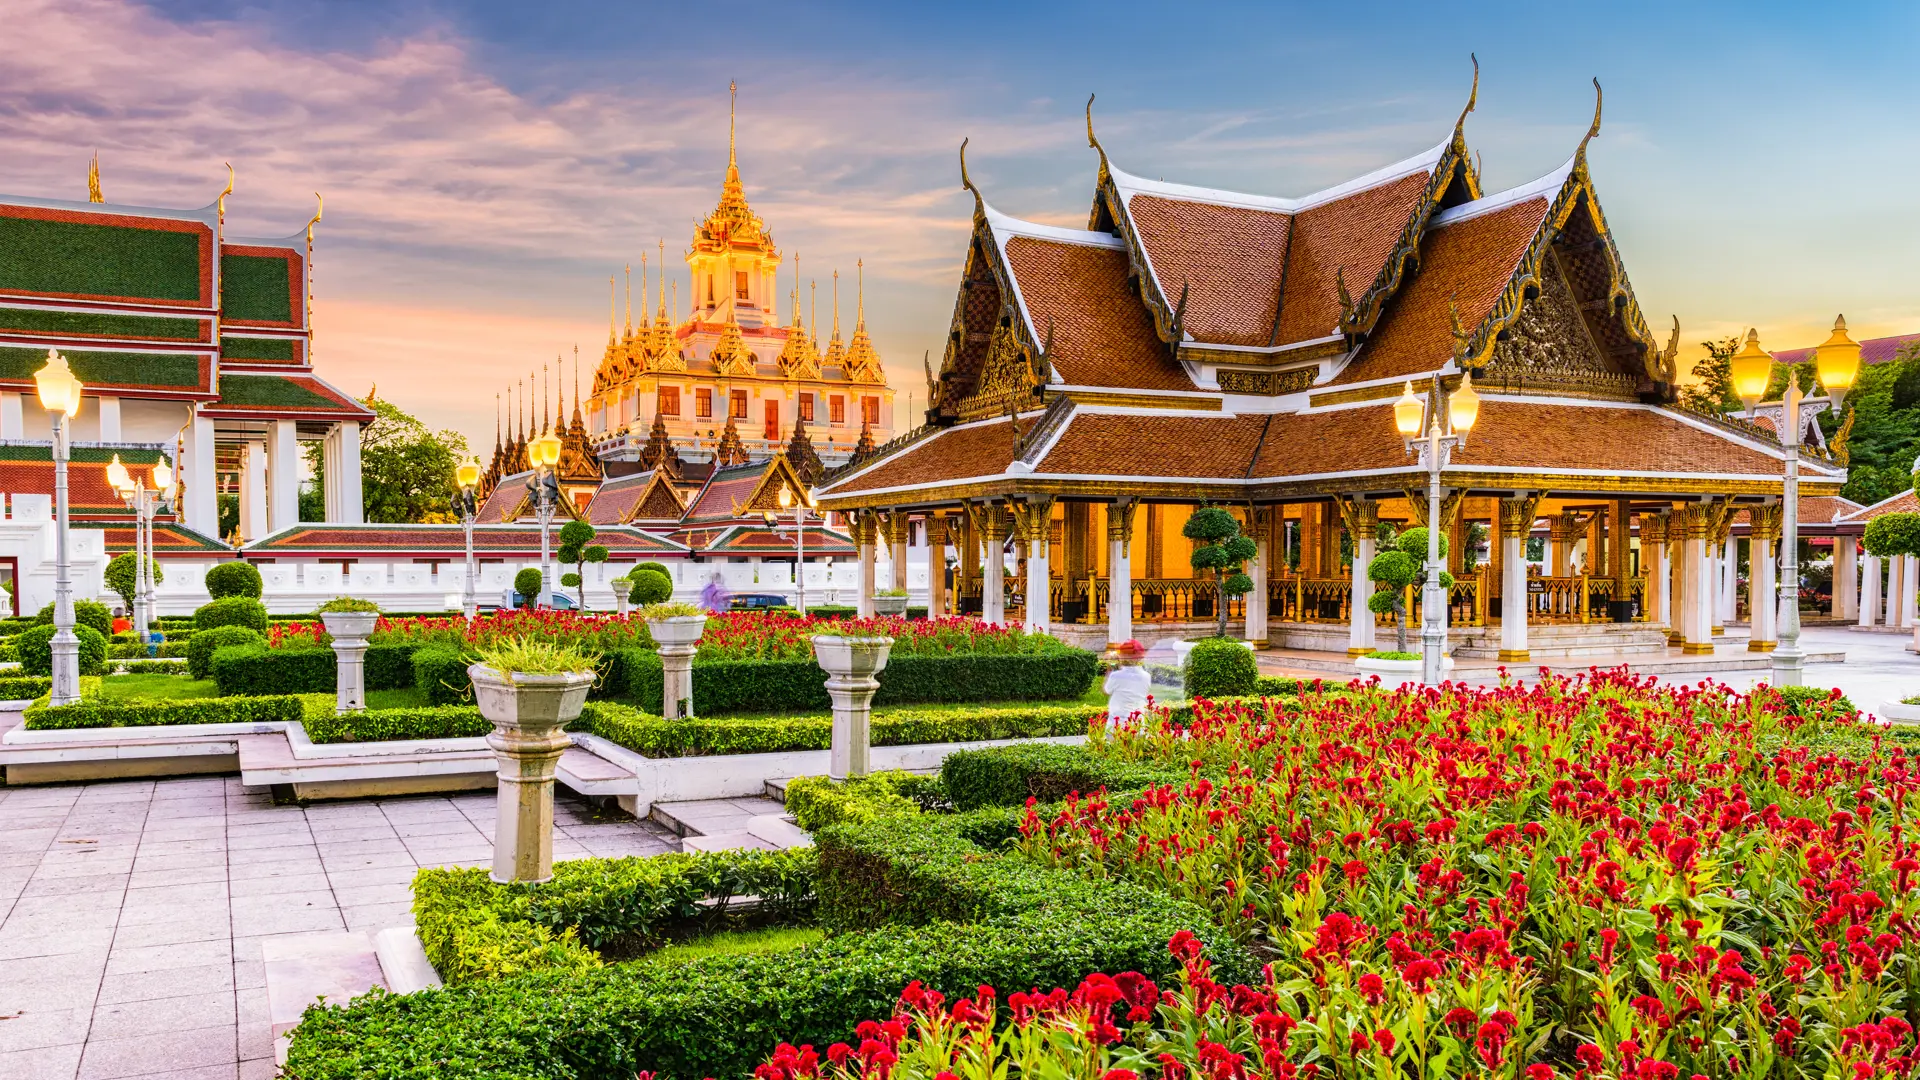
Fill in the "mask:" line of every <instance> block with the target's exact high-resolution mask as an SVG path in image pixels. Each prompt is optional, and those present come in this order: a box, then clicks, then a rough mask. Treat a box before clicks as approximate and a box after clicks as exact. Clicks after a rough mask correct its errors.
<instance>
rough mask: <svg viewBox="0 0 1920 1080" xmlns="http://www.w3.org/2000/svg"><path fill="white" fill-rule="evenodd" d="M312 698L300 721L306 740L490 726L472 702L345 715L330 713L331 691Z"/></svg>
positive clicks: (382, 738) (434, 734)
mask: <svg viewBox="0 0 1920 1080" xmlns="http://www.w3.org/2000/svg"><path fill="white" fill-rule="evenodd" d="M302 698H303V699H305V700H308V701H311V702H313V703H314V704H312V705H310V706H309V707H308V709H307V713H306V717H305V719H303V720H302V721H301V723H302V724H303V726H305V728H306V729H307V740H308V741H309V742H315V743H353V742H387V741H390V740H399V739H403V740H406V741H409V742H412V741H414V740H417V739H477V738H479V737H480V736H482V735H485V734H487V733H488V732H490V731H492V730H493V725H492V724H489V723H487V722H486V721H485V720H483V719H481V718H480V710H479V709H478V708H476V707H474V706H472V705H423V706H419V707H417V708H407V709H373V710H369V711H367V712H362V713H350V714H348V715H346V716H336V715H335V714H334V711H333V710H334V695H332V694H311V695H302Z"/></svg>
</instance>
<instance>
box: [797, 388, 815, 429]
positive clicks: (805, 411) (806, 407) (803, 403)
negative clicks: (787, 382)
mask: <svg viewBox="0 0 1920 1080" xmlns="http://www.w3.org/2000/svg"><path fill="white" fill-rule="evenodd" d="M800 419H802V420H805V421H806V422H807V423H809V424H811V423H813V395H812V394H801V395H800Z"/></svg>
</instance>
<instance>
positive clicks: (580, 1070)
mask: <svg viewBox="0 0 1920 1080" xmlns="http://www.w3.org/2000/svg"><path fill="white" fill-rule="evenodd" d="M1015 826H1017V820H1016V819H1015V816H1014V815H1013V814H1011V813H1009V812H1005V811H994V812H989V815H988V820H979V819H978V818H977V817H976V816H975V815H946V816H915V817H907V818H884V819H881V820H878V821H874V822H871V823H869V824H865V825H858V826H838V827H835V828H832V829H828V830H825V831H823V832H822V833H821V834H820V835H819V836H818V837H817V840H818V842H819V846H818V848H817V850H818V860H819V871H818V873H819V876H818V881H817V889H818V893H819V897H820V901H819V910H820V915H821V918H822V921H823V922H825V923H826V924H827V925H829V926H831V927H835V928H838V929H842V930H844V931H846V932H843V933H838V934H835V935H833V936H831V937H829V938H827V939H826V940H824V941H821V942H819V943H817V944H813V945H808V946H805V947H802V948H798V949H792V950H787V951H784V952H778V953H762V954H734V955H726V956H712V957H704V958H701V959H698V960H693V961H689V962H685V963H674V964H650V963H648V962H646V961H644V960H642V961H640V962H637V963H631V964H620V965H615V966H611V967H593V966H591V965H590V964H578V965H575V966H563V967H560V968H559V970H542V971H535V972H531V973H528V974H524V975H518V976H514V977H508V978H498V979H484V980H481V981H477V982H468V983H463V984H460V985H454V986H449V987H448V988H446V989H441V990H426V991H422V992H420V993H416V994H407V995H404V996H402V995H387V994H374V995H370V996H367V997H363V998H360V999H359V1000H357V1001H355V1002H354V1003H352V1004H351V1005H350V1006H347V1007H345V1008H340V1007H338V1006H315V1007H313V1008H309V1009H308V1010H307V1012H306V1014H305V1016H304V1017H303V1018H302V1020H301V1022H300V1026H299V1027H298V1028H296V1029H295V1033H294V1037H293V1044H292V1047H291V1049H290V1051H289V1054H288V1059H287V1066H286V1071H287V1074H288V1075H289V1076H297V1077H300V1078H301V1080H347V1078H349V1077H354V1078H358V1077H369V1076H382V1077H402V1076H406V1077H414V1076H417V1077H429V1076H431V1077H435V1078H449V1080H450V1078H473V1080H478V1078H481V1077H487V1078H506V1077H524V1078H532V1077H541V1078H547V1080H588V1078H595V1080H597V1078H604V1077H622V1076H632V1075H633V1074H634V1073H636V1072H638V1071H641V1070H646V1071H650V1072H654V1073H656V1074H657V1075H659V1076H660V1077H662V1078H664V1080H698V1078H700V1077H707V1076H745V1075H748V1074H749V1073H750V1072H751V1071H752V1070H753V1068H754V1066H755V1065H757V1064H759V1063H760V1062H761V1061H764V1060H765V1058H766V1055H767V1053H768V1050H769V1048H771V1047H772V1046H773V1045H774V1044H775V1043H776V1042H779V1041H782V1040H786V1041H790V1042H793V1043H796V1044H798V1043H812V1044H813V1045H816V1046H825V1045H827V1044H829V1043H832V1042H836V1041H843V1040H846V1039H849V1038H850V1037H852V1035H853V1029H854V1026H855V1025H856V1024H857V1023H858V1022H859V1021H861V1020H866V1019H871V1018H873V1017H876V1016H886V1015H889V1014H890V1013H891V1011H892V1009H893V1005H894V1002H895V1001H896V1000H898V997H899V994H900V988H901V987H903V986H905V985H906V984H907V983H909V982H911V981H913V980H915V979H918V980H921V981H922V982H923V983H925V984H926V985H927V986H928V987H929V988H930V989H934V990H938V991H941V992H943V993H945V994H947V995H948V996H949V997H954V996H960V995H965V994H970V993H972V992H973V989H974V988H975V987H977V986H979V985H981V984H983V983H984V984H987V985H991V986H1000V987H1013V986H1022V987H1025V986H1072V985H1075V984H1076V983H1077V982H1078V981H1079V980H1080V979H1082V978H1083V977H1085V976H1086V974H1087V973H1088V972H1092V971H1138V972H1140V973H1142V974H1144V975H1146V976H1147V977H1149V978H1152V979H1156V980H1162V981H1167V980H1171V979H1173V978H1175V977H1177V976H1176V970H1177V965H1176V961H1175V959H1174V957H1173V956H1172V955H1171V954H1170V953H1169V952H1168V951H1167V941H1168V939H1169V938H1171V937H1172V936H1173V935H1174V934H1176V933H1178V932H1179V931H1181V930H1191V931H1193V932H1194V933H1196V934H1197V935H1199V936H1200V938H1201V939H1202V940H1203V941H1204V942H1206V949H1207V952H1208V954H1209V955H1210V957H1211V959H1212V960H1213V963H1214V965H1215V974H1216V977H1217V978H1219V979H1220V981H1222V982H1224V983H1227V984H1229V985H1231V984H1233V983H1235V982H1247V983H1257V982H1258V975H1257V972H1256V969H1255V965H1254V962H1253V960H1252V958H1251V957H1249V956H1248V955H1247V954H1246V953H1245V952H1244V951H1243V950H1241V949H1239V948H1238V947H1237V946H1235V945H1233V944H1232V943H1231V941H1230V940H1229V939H1228V936H1227V935H1226V933H1225V932H1224V931H1222V930H1221V929H1220V928H1218V927H1217V926H1215V925H1214V924H1213V923H1212V922H1211V921H1210V920H1209V919H1208V918H1207V915H1206V913H1205V912H1204V911H1202V910H1201V909H1199V908H1197V907H1194V906H1192V905H1189V904H1185V903H1182V902H1180V901H1176V900H1173V899H1171V898H1169V897H1167V896H1165V895H1164V894H1162V893H1158V892H1155V891H1153V890H1150V889H1147V888H1144V887H1142V886H1138V885H1133V884H1130V883H1122V882H1110V881H1092V880H1089V879H1086V878H1082V877H1080V876H1078V875H1076V874H1073V873H1072V872H1070V871H1065V870H1052V869H1047V868H1044V867H1040V866H1036V865H1034V864H1032V863H1028V862H1026V861H1025V860H1023V859H1021V858H1019V857H1017V856H1013V855H1002V854H996V853H995V852H994V851H992V850H989V849H987V848H983V847H981V846H979V844H977V843H976V842H975V840H974V838H975V837H989V836H991V837H1001V836H1004V835H1006V833H1007V830H1008V829H1009V828H1011V827H1015ZM644 861H658V860H657V859H656V860H644ZM584 865H585V863H562V864H559V865H558V866H556V867H555V868H554V870H555V879H556V882H557V881H558V880H559V877H560V874H561V872H562V868H563V867H582V866H584ZM427 873H434V872H432V871H423V874H427ZM452 873H457V874H461V875H464V877H462V878H460V879H455V880H457V881H460V882H469V883H471V885H470V886H469V887H470V888H475V889H477V888H478V887H479V884H478V883H479V882H480V881H483V880H484V873H485V871H483V870H466V871H454V872H452ZM548 887H549V886H545V885H538V886H530V887H529V886H517V887H515V886H491V888H492V889H497V890H504V891H507V892H508V893H509V894H511V893H512V892H514V891H516V890H517V891H519V892H520V893H521V894H522V895H528V894H531V895H535V896H537V895H538V891H539V890H542V889H547V888H548ZM415 889H416V896H419V895H420V885H419V884H418V883H416V885H415ZM431 891H432V890H431V888H429V892H431ZM605 892H606V893H607V894H608V895H606V896H605V897H604V898H599V899H598V903H595V902H594V901H595V899H596V898H595V897H593V896H583V897H582V898H581V899H582V900H583V901H586V903H585V905H584V907H583V908H576V909H575V910H598V909H600V908H601V907H604V906H605V905H607V904H609V903H611V904H613V905H615V906H617V905H618V904H620V903H623V902H628V898H629V897H633V896H634V892H635V891H634V890H626V889H613V890H606V891H605ZM475 908H485V909H487V910H488V911H489V913H491V910H492V909H491V906H490V905H487V904H485V903H483V902H482V901H481V900H479V899H477V898H476V896H475V895H474V894H473V893H469V892H462V894H461V895H459V896H458V897H457V898H448V899H446V900H442V901H439V902H436V903H433V904H431V905H428V904H426V903H425V902H424V901H416V906H415V921H416V922H417V923H418V924H419V926H420V936H421V940H422V942H423V943H425V944H426V946H427V951H428V956H429V957H430V958H432V959H434V960H435V962H436V965H437V966H440V969H441V972H442V974H443V976H444V975H445V974H446V973H447V971H448V970H449V969H450V968H452V969H456V970H460V969H462V968H461V965H465V964H469V963H472V962H473V961H474V959H476V958H478V959H481V960H488V961H491V958H492V957H493V956H494V955H496V954H500V955H505V954H506V953H507V949H508V947H509V946H526V945H532V946H535V949H534V950H531V951H530V950H528V949H526V948H515V949H514V950H513V951H512V953H511V955H512V956H513V957H515V958H521V957H532V958H533V959H534V961H535V962H537V961H538V960H541V959H545V958H546V957H545V956H542V955H541V954H540V953H539V952H538V951H537V950H538V948H539V947H542V946H544V947H545V948H546V949H547V950H548V953H549V954H555V953H557V954H559V955H558V957H557V959H561V960H569V959H575V958H577V957H578V955H579V954H578V952H576V951H574V950H572V949H562V948H559V947H558V946H557V945H556V944H555V941H556V940H557V939H556V936H555V935H553V934H552V929H551V928H552V927H555V926H558V927H560V928H561V935H564V934H565V932H566V929H567V928H568V927H574V928H575V929H576V936H579V937H583V938H584V936H585V934H584V932H582V930H581V929H580V927H581V926H582V924H581V923H569V922H567V921H566V920H565V918H564V917H559V916H558V914H557V913H555V915H554V917H553V918H552V921H550V922H545V923H542V924H541V928H544V929H547V930H548V937H547V939H546V940H545V941H538V940H534V939H537V937H538V934H537V930H536V929H535V927H534V924H533V923H532V921H528V922H516V923H509V924H504V925H503V926H502V927H501V929H500V931H496V932H492V933H483V932H481V930H480V929H479V928H477V927H475V925H474V923H473V922H472V921H470V920H466V919H463V922H462V926H461V929H464V930H465V931H466V933H468V935H469V936H468V937H467V938H466V940H465V941H464V942H462V941H456V940H454V938H453V934H454V932H455V928H454V927H452V926H443V925H441V924H440V923H439V921H438V920H439V918H440V916H441V915H442V913H446V914H448V915H449V916H451V917H455V918H458V917H461V913H462V912H465V911H471V910H473V909H475ZM657 910H658V908H656V907H655V906H654V905H652V904H651V903H647V902H644V901H643V902H642V906H641V907H640V909H639V913H640V914H641V915H643V916H644V915H646V914H649V913H651V912H654V911H657ZM495 917H496V919H497V916H495ZM944 919H957V920H965V921H962V922H947V921H941V920H944ZM510 935H517V936H513V937H510ZM503 939H504V940H503ZM463 944H464V945H466V946H467V948H468V951H467V952H465V953H462V954H460V955H457V956H449V955H448V952H447V950H448V949H449V948H459V947H460V946H461V945H463ZM436 953H438V955H436ZM447 961H453V962H451V963H448V962H447Z"/></svg>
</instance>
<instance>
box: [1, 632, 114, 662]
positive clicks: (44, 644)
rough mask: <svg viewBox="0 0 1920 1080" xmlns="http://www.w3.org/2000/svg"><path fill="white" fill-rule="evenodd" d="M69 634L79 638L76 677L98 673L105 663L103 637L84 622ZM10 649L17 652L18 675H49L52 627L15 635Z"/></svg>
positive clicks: (51, 653)
mask: <svg viewBox="0 0 1920 1080" xmlns="http://www.w3.org/2000/svg"><path fill="white" fill-rule="evenodd" d="M73 633H74V636H75V637H77V638H79V639H80V674H82V675H98V674H100V671H101V669H102V668H103V667H104V666H105V665H106V662H107V635H105V634H102V633H101V632H100V631H98V630H95V629H94V628H93V627H91V626H88V625H86V624H85V623H76V624H75V625H74V628H73ZM13 647H14V649H15V650H16V651H17V652H18V653H19V659H20V671H21V673H22V674H25V675H51V674H53V624H51V623H48V624H47V625H45V626H35V627H32V628H31V629H28V630H22V631H21V632H20V633H18V634H15V635H14V638H13Z"/></svg>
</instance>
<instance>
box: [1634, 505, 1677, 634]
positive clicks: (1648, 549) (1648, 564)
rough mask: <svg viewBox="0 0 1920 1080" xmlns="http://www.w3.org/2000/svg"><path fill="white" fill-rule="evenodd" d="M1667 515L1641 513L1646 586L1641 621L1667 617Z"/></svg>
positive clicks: (1641, 552)
mask: <svg viewBox="0 0 1920 1080" xmlns="http://www.w3.org/2000/svg"><path fill="white" fill-rule="evenodd" d="M1666 547H1667V515H1666V513H1665V512H1661V513H1652V514H1641V515H1640V578H1641V580H1643V581H1645V582H1646V589H1645V591H1644V592H1643V593H1642V594H1641V596H1640V620H1641V621H1642V622H1649V623H1658V622H1661V621H1662V620H1664V619H1666V618H1667V609H1668V607H1669V606H1670V603H1669V601H1668V599H1667V591H1668V585H1667V551H1666Z"/></svg>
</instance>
